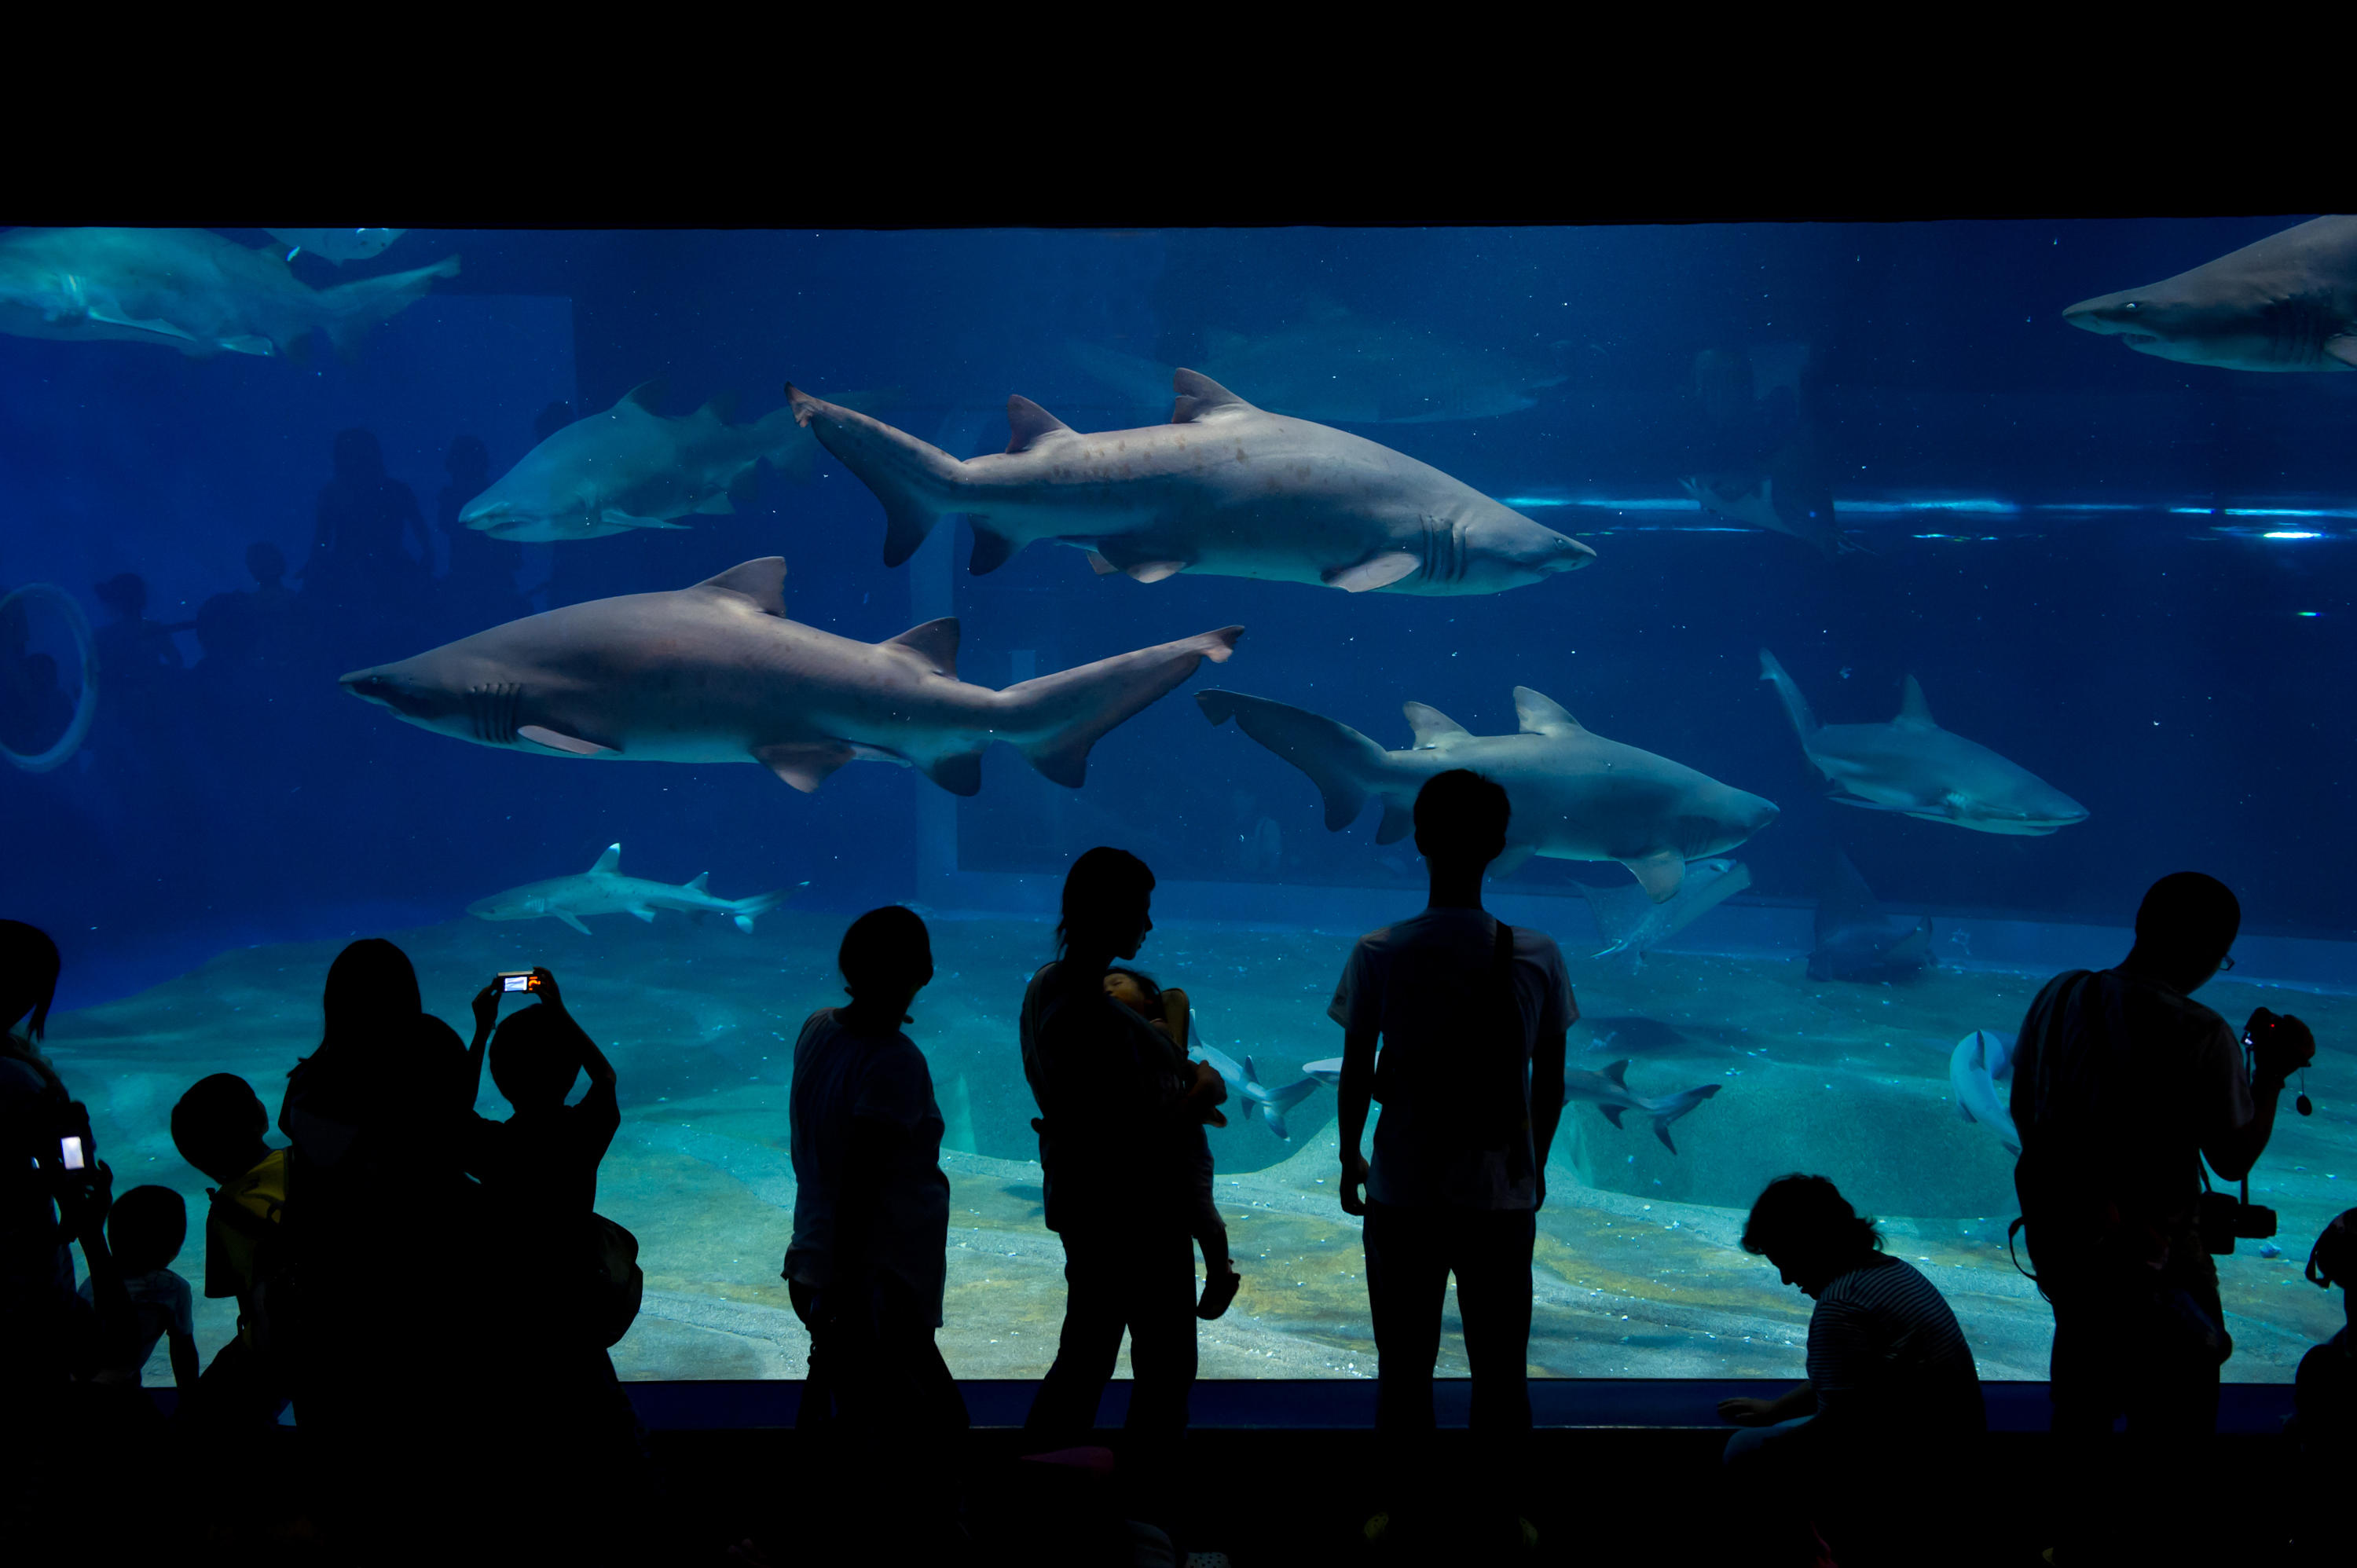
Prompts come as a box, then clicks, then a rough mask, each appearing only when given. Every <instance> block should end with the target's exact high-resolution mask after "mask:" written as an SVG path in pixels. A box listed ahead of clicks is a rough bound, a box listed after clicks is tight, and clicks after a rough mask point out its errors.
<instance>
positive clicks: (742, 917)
mask: <svg viewBox="0 0 2357 1568" xmlns="http://www.w3.org/2000/svg"><path fill="white" fill-rule="evenodd" d="M707 875H709V874H708V873H707ZM688 886H691V887H698V888H700V887H702V886H704V878H703V877H701V876H699V877H697V878H696V879H695V880H694V882H691V883H689V884H688ZM793 896H794V895H793V889H791V888H785V889H782V890H780V891H779V892H776V893H756V894H754V895H753V896H752V897H749V898H737V899H732V900H730V902H729V905H728V914H729V918H730V919H731V921H732V922H733V923H734V924H735V926H736V927H737V929H738V930H740V931H742V932H744V933H745V934H746V935H747V936H748V937H749V936H751V935H752V934H753V920H754V918H755V917H756V916H759V915H766V914H768V913H769V912H770V910H772V909H774V908H777V907H778V906H779V905H780V904H782V903H784V902H785V901H786V900H787V899H789V898H791V897H793Z"/></svg>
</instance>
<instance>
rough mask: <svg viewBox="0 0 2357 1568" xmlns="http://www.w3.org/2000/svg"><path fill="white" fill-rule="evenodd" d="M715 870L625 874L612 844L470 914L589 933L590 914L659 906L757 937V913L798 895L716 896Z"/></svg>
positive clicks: (644, 912)
mask: <svg viewBox="0 0 2357 1568" xmlns="http://www.w3.org/2000/svg"><path fill="white" fill-rule="evenodd" d="M710 875H712V874H711V873H710V872H708V871H706V872H701V873H698V874H697V875H696V877H695V879H694V881H693V882H683V883H681V884H679V885H678V886H673V885H672V884H670V883H668V882H650V881H648V880H647V879H646V878H645V877H643V876H625V875H622V846H621V845H620V844H618V843H616V844H608V845H607V846H606V853H605V854H601V855H599V856H598V857H597V864H596V865H592V866H591V867H590V868H589V869H588V870H587V871H585V872H583V873H581V874H580V875H577V876H553V877H550V878H549V879H548V880H547V881H545V882H527V883H525V884H524V885H523V886H521V887H511V888H509V889H508V890H507V891H506V892H504V893H494V894H492V895H491V896H490V897H488V898H478V899H476V900H475V901H474V902H473V903H471V904H469V905H468V906H467V913H468V914H469V915H472V916H474V917H475V918H477V919H479V920H537V919H542V918H547V919H552V920H562V921H564V922H565V924H566V925H568V926H570V927H572V928H573V929H575V930H576V931H579V932H580V933H581V934H582V935H583V936H585V937H586V936H587V935H588V934H589V928H588V927H587V926H585V925H583V924H582V923H581V918H582V917H583V916H585V915H622V914H628V915H636V916H637V917H638V918H640V919H641V920H649V921H651V920H652V919H653V918H655V911H656V910H658V909H678V910H681V911H683V912H684V913H687V914H691V915H705V914H720V915H726V916H727V917H728V918H730V919H731V920H732V921H734V922H735V923H736V927H737V929H738V930H740V931H742V932H744V933H745V934H746V935H747V936H751V935H752V934H753V918H754V917H755V916H757V915H765V914H767V913H769V912H770V910H772V909H774V908H777V907H778V906H779V905H780V904H782V903H784V902H785V901H786V900H787V899H789V898H791V897H793V895H792V894H791V893H790V892H779V893H756V894H754V895H753V896H752V897H749V898H716V897H713V896H712V895H711V893H710V892H708V891H706V889H705V879H706V878H707V877H709V876H710ZM805 886H807V885H805Z"/></svg>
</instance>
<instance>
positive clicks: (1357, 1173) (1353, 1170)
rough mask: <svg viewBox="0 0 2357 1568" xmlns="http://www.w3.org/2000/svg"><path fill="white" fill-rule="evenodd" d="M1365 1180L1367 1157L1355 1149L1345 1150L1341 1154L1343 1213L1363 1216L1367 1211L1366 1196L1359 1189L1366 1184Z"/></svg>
mask: <svg viewBox="0 0 2357 1568" xmlns="http://www.w3.org/2000/svg"><path fill="white" fill-rule="evenodd" d="M1366 1180H1367V1157H1366V1156H1365V1155H1361V1153H1359V1151H1358V1150H1356V1149H1351V1150H1347V1151H1345V1152H1344V1154H1343V1155H1342V1190H1341V1193H1340V1197H1341V1199H1342V1212H1343V1213H1345V1214H1356V1215H1361V1216H1363V1215H1364V1214H1365V1213H1366V1212H1367V1200H1366V1197H1365V1196H1364V1195H1363V1194H1361V1192H1360V1190H1359V1189H1360V1188H1361V1187H1363V1186H1365V1185H1366Z"/></svg>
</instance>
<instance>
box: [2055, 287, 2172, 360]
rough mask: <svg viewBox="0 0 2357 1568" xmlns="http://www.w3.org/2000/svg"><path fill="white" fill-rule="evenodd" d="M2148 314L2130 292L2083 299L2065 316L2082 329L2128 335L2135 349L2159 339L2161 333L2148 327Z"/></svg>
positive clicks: (2064, 314) (2063, 317) (2101, 334)
mask: <svg viewBox="0 0 2357 1568" xmlns="http://www.w3.org/2000/svg"><path fill="white" fill-rule="evenodd" d="M2147 315H2148V313H2147V310H2146V308H2145V306H2144V303H2143V302H2142V301H2140V300H2138V299H2136V298H2134V297H2133V296H2131V295H2119V294H2106V295H2098V296H2097V297H2095V298H2093V299H2083V300H2081V301H2080V302H2079V303H2078V304H2076V305H2074V306H2071V307H2070V308H2069V309H2068V310H2065V311H2064V312H2063V313H2062V319H2063V320H2065V321H2067V322H2069V323H2070V324H2071V325H2072V326H2073V327H2076V328H2079V329H2080V330H2081V331H2083V332H2093V333H2095V334H2097V335H2099V336H2101V337H2105V338H2126V339H2127V341H2128V346H2129V347H2130V348H2134V347H2135V346H2136V345H2137V344H2138V343H2150V342H2155V341H2157V340H2158V334H2157V333H2155V332H2152V331H2149V330H2147V319H2146V317H2147Z"/></svg>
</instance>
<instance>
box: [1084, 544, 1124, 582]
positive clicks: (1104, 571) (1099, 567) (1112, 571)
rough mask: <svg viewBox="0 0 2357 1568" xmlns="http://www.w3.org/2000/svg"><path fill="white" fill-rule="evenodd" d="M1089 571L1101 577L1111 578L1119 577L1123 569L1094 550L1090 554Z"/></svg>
mask: <svg viewBox="0 0 2357 1568" xmlns="http://www.w3.org/2000/svg"><path fill="white" fill-rule="evenodd" d="M1089 570H1090V571H1092V572H1094V573H1095V574H1096V575H1098V576H1100V577H1111V576H1115V575H1119V573H1120V571H1121V568H1120V567H1118V566H1116V565H1114V564H1113V563H1112V562H1110V561H1108V560H1106V559H1105V558H1104V557H1103V555H1101V554H1099V553H1097V552H1095V551H1093V550H1092V551H1090V552H1089Z"/></svg>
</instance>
